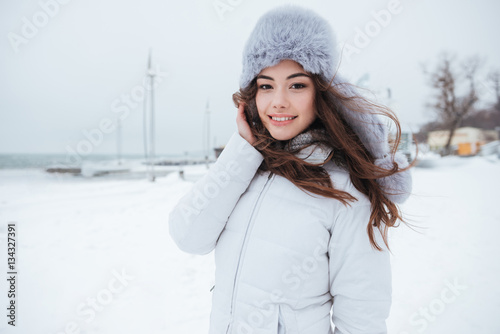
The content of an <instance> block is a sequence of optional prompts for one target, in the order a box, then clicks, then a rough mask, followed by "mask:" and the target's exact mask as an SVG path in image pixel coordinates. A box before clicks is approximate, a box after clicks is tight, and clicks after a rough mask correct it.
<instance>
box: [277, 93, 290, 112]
mask: <svg viewBox="0 0 500 334" xmlns="http://www.w3.org/2000/svg"><path fill="white" fill-rule="evenodd" d="M288 103H289V102H288V97H287V94H286V92H285V91H284V89H276V90H275V93H274V96H273V109H286V108H288Z"/></svg>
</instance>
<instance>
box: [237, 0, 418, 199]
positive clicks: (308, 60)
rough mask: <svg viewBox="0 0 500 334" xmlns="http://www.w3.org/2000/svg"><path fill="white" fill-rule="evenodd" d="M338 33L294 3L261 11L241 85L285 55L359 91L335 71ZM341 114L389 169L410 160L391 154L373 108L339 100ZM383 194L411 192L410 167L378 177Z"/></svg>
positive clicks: (350, 93) (402, 196)
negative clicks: (367, 110)
mask: <svg viewBox="0 0 500 334" xmlns="http://www.w3.org/2000/svg"><path fill="white" fill-rule="evenodd" d="M336 46H337V40H336V36H335V34H334V32H333V30H332V28H331V26H330V24H329V23H328V21H326V20H325V19H324V18H322V17H321V16H319V15H317V14H316V13H315V12H314V11H312V10H310V9H306V8H303V7H300V6H297V5H282V6H279V7H277V8H274V9H272V10H270V11H268V12H267V13H265V14H264V15H263V16H262V17H261V18H260V19H259V20H258V22H257V24H256V26H255V28H254V30H253V31H252V33H251V34H250V37H249V39H248V41H247V43H246V44H245V47H244V51H243V71H242V74H241V77H240V87H241V88H246V87H248V85H249V84H250V83H251V82H252V80H253V79H254V78H255V77H256V76H257V75H258V74H259V73H260V72H261V71H262V70H263V69H264V68H266V67H270V66H274V65H276V64H278V63H279V62H280V61H281V60H283V59H291V60H294V61H296V62H297V63H299V64H301V65H302V67H303V68H304V70H305V71H307V72H309V73H313V74H319V75H321V76H322V78H323V79H324V80H325V81H326V82H330V81H332V79H333V81H332V85H335V86H336V88H337V89H339V90H341V91H342V92H343V93H345V94H346V95H348V96H354V95H356V96H359V95H360V94H359V93H357V92H356V91H355V89H354V88H353V87H352V86H350V85H348V84H343V83H347V81H346V80H344V79H343V78H342V76H341V75H339V74H338V73H335V71H336V68H337V66H338V62H339V53H338V51H337V48H336ZM337 109H338V110H339V112H340V114H341V115H342V117H343V118H344V119H345V120H346V122H347V123H348V124H349V126H351V128H352V129H353V131H354V132H355V133H356V134H357V135H358V137H359V138H360V140H361V142H362V143H363V145H364V146H365V147H366V149H367V150H368V151H369V152H370V153H371V154H372V155H373V157H374V158H375V159H376V160H375V164H376V165H377V166H379V167H382V168H385V169H392V166H393V164H394V162H396V163H397V165H398V167H399V168H405V167H407V166H408V161H407V159H406V157H405V156H404V155H403V154H402V153H400V152H397V153H396V154H395V155H394V156H392V155H391V154H390V149H389V144H388V130H387V127H386V125H385V124H384V123H382V122H381V121H380V119H379V117H378V116H377V115H376V114H374V113H359V112H354V111H352V110H350V109H348V108H347V107H346V106H344V105H343V104H341V103H339V104H338V105H337ZM377 182H378V183H379V185H380V186H381V187H382V189H383V190H384V192H385V194H386V197H387V198H388V199H389V200H391V201H393V202H395V203H403V202H405V201H406V199H407V198H408V197H409V195H410V194H411V189H412V177H411V173H410V170H409V169H408V170H406V171H403V172H398V173H395V174H393V175H391V176H387V177H384V178H380V179H377Z"/></svg>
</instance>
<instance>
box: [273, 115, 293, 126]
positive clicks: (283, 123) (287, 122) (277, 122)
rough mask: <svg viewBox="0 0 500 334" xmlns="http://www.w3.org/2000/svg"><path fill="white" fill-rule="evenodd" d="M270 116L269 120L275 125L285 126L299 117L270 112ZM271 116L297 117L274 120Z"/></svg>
mask: <svg viewBox="0 0 500 334" xmlns="http://www.w3.org/2000/svg"><path fill="white" fill-rule="evenodd" d="M268 117H269V122H270V123H271V124H272V125H274V126H285V125H288V124H290V123H292V122H293V121H295V119H297V117H298V116H297V115H290V114H269V115H268ZM271 117H295V118H294V119H290V120H288V121H275V120H273V119H272V118H271Z"/></svg>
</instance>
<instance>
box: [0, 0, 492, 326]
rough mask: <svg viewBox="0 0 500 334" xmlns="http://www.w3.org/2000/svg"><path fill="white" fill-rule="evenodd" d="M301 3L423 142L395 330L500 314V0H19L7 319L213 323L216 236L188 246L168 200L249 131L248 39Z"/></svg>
mask: <svg viewBox="0 0 500 334" xmlns="http://www.w3.org/2000/svg"><path fill="white" fill-rule="evenodd" d="M284 3H295V4H300V5H303V6H305V7H307V8H311V9H313V10H315V11H317V12H318V13H320V14H321V15H322V16H323V17H324V18H325V19H327V20H328V21H329V22H330V23H331V25H332V27H333V29H334V31H335V33H336V37H337V42H338V43H337V46H338V48H339V50H342V60H341V64H340V66H339V73H341V74H342V75H343V76H344V77H346V78H347V79H348V80H349V81H350V82H352V83H354V84H356V85H358V86H360V87H363V88H367V89H368V90H369V91H370V92H371V93H368V96H369V97H370V98H372V99H373V100H374V101H377V102H379V103H382V104H385V105H387V106H389V107H390V108H391V109H392V110H393V111H394V112H395V113H396V115H397V117H398V118H399V120H400V122H401V126H402V141H401V144H400V147H399V149H400V150H402V151H403V152H404V153H405V154H406V155H407V156H408V159H410V160H413V159H416V167H415V168H414V169H413V175H414V181H415V186H414V187H415V189H414V191H415V194H414V195H413V196H412V197H411V199H410V200H409V201H408V202H407V203H405V204H404V205H403V206H402V209H403V211H404V212H407V213H408V214H407V217H408V218H409V220H411V222H413V224H415V225H417V227H418V228H417V231H413V230H412V229H410V228H408V227H407V226H406V225H402V226H401V228H399V229H396V230H395V231H394V236H393V239H394V252H393V253H394V254H393V255H394V258H393V268H394V274H393V278H394V281H395V284H394V306H393V310H392V311H391V316H390V318H389V320H388V326H389V329H390V333H398V334H404V333H470V332H475V333H498V332H500V325H499V323H498V321H497V320H496V319H495V314H498V312H499V311H500V303H498V298H499V297H500V289H499V288H498V287H497V286H496V283H495V282H497V281H498V279H499V278H500V277H499V274H500V268H499V266H498V265H497V264H494V263H493V261H494V258H495V257H498V255H499V254H500V249H499V247H498V246H495V244H496V241H495V240H494V239H493V237H494V236H495V235H496V233H495V232H500V231H499V227H498V225H499V224H498V223H499V222H500V212H499V210H498V207H497V205H496V204H495V203H496V202H495V198H496V193H497V190H498V187H499V186H500V177H499V171H500V169H499V166H500V164H499V154H500V153H499V152H500V151H499V141H498V139H499V138H498V137H499V131H500V84H499V82H500V46H499V45H498V43H496V41H497V38H495V36H496V33H497V32H498V31H499V29H500V23H499V21H498V19H497V15H498V13H499V12H500V2H498V1H493V0H480V1H467V0H461V1H451V0H438V1H430V0H421V1H404V0H401V1H396V0H385V1H379V0H356V1H326V0H316V1H314V0H312V1H307V2H306V1H275V0H268V1H261V0H257V1H243V0H193V1H163V2H161V1H152V0H145V1H141V2H137V1H129V0H122V1H115V0H109V1H100V2H97V1H77V0H71V1H69V0H37V1H31V0H26V1H18V2H14V1H4V2H2V3H1V4H0V17H1V19H0V32H1V36H3V38H2V39H1V40H0V49H1V51H2V52H0V67H1V74H0V241H2V247H1V248H2V251H1V253H0V260H1V261H2V263H5V264H7V251H4V250H5V249H6V248H7V246H6V245H5V244H6V241H7V233H8V232H9V231H8V224H9V223H11V224H14V223H15V224H16V230H17V232H18V237H19V239H18V243H17V250H16V252H17V253H16V254H17V255H18V256H19V258H18V270H19V271H18V280H17V284H18V285H17V289H18V295H17V297H16V298H17V304H16V305H17V307H18V308H17V311H16V312H17V313H16V314H17V316H18V318H17V320H18V323H17V326H16V328H14V327H13V326H11V325H9V324H8V323H7V320H8V318H5V317H4V320H2V323H1V324H0V329H2V332H3V331H6V332H9V333H10V332H12V333H15V332H16V330H17V332H19V333H33V332H35V329H36V332H44V333H77V332H78V331H79V332H80V333H115V332H124V333H128V332H130V333H132V332H137V331H144V332H148V333H187V332H191V333H192V332H198V333H206V332H207V330H208V315H209V312H210V298H211V292H210V288H211V287H212V285H213V270H214V267H213V254H211V255H209V256H204V257H202V256H193V255H189V254H184V253H182V252H180V251H179V250H178V249H177V248H176V246H175V245H174V244H173V241H171V240H170V238H169V236H168V226H167V217H168V213H169V211H170V210H171V208H172V207H173V206H174V205H175V203H176V201H177V200H178V199H179V198H180V196H181V195H182V194H184V193H185V192H187V191H188V190H189V189H190V187H191V186H192V184H193V182H194V181H196V180H197V179H198V178H200V177H201V176H203V175H204V174H205V173H206V171H207V168H208V167H209V166H210V165H211V164H212V163H213V162H214V161H215V159H216V157H217V155H218V153H220V151H221V150H222V148H223V146H224V145H225V144H226V142H227V141H228V140H229V138H230V136H231V135H232V134H233V133H234V132H235V131H236V123H235V118H236V107H235V106H234V104H233V102H232V94H233V93H234V92H236V91H237V90H238V88H239V76H240V73H241V69H242V68H241V55H242V50H243V47H244V44H245V42H246V40H247V38H248V36H249V34H250V32H251V30H252V29H253V27H254V25H255V23H256V21H257V20H258V18H259V17H260V16H261V15H262V14H263V13H265V12H266V11H268V10H269V9H271V8H273V7H275V6H277V5H280V4H284ZM392 130H393V131H395V129H394V128H393V129H392ZM417 151H418V154H417ZM151 181H154V182H151ZM2 266H3V265H2ZM5 267H6V265H5ZM125 272H126V274H125ZM4 274H5V275H7V269H6V270H5V272H4ZM2 275H3V274H2ZM132 277H133V278H132ZM2 281H3V285H4V286H0V288H1V289H2V292H1V294H2V295H4V299H5V300H4V301H2V302H4V303H5V305H8V303H9V301H10V299H8V298H5V295H6V292H7V291H8V290H9V287H8V286H7V282H6V280H2ZM110 282H113V283H110ZM110 287H114V288H110ZM442 296H445V297H446V298H443V297H442ZM4 309H5V308H4ZM5 312H6V313H7V311H5Z"/></svg>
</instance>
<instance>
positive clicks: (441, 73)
mask: <svg viewBox="0 0 500 334" xmlns="http://www.w3.org/2000/svg"><path fill="white" fill-rule="evenodd" d="M440 58H441V59H440V60H439V62H438V65H437V67H436V69H435V70H434V71H432V72H430V71H427V69H426V68H425V66H424V67H423V71H424V74H426V75H427V76H428V77H429V79H430V80H429V81H430V84H431V85H432V87H433V88H434V89H435V90H436V91H437V93H436V95H435V100H434V102H432V103H430V104H429V106H430V107H431V108H432V109H433V110H434V111H435V112H436V114H437V116H438V121H439V122H440V123H441V124H443V125H444V126H445V127H446V128H447V129H448V130H449V135H448V140H447V142H446V145H445V147H444V152H443V154H444V155H448V154H450V145H451V140H452V138H453V135H454V134H455V130H456V129H457V128H459V127H460V125H461V123H462V121H463V119H464V118H465V117H466V116H467V115H468V114H469V113H470V112H471V111H473V109H474V104H475V103H476V102H477V100H478V96H477V93H476V88H475V80H476V78H475V77H476V74H477V70H478V68H479V67H480V66H481V63H482V62H481V61H480V59H479V57H477V56H473V57H470V58H468V59H466V60H465V61H463V62H462V63H461V65H460V66H459V70H456V69H455V67H456V65H455V56H453V55H450V54H449V53H443V54H442V55H441V56H440ZM460 84H462V86H464V84H465V89H464V92H463V93H462V94H461V95H459V94H460V93H459V92H458V86H459V85H460Z"/></svg>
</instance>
